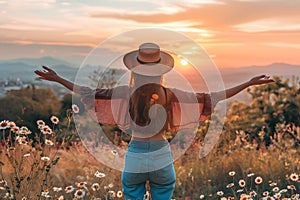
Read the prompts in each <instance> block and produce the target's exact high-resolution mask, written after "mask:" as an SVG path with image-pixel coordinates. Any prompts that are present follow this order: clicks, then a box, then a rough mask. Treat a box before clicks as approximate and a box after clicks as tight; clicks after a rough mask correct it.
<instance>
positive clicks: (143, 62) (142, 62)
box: [136, 57, 161, 64]
mask: <svg viewBox="0 0 300 200" xmlns="http://www.w3.org/2000/svg"><path fill="white" fill-rule="evenodd" d="M136 59H137V61H138V62H139V63H141V64H147V63H159V62H160V60H161V58H159V59H158V60H157V61H152V62H145V61H142V60H140V59H139V58H138V57H136Z"/></svg>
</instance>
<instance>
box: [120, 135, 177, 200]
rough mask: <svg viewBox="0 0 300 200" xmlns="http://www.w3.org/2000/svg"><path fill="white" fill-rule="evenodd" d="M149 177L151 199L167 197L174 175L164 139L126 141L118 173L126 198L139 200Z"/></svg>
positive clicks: (170, 190) (170, 192) (173, 185)
mask: <svg viewBox="0 0 300 200" xmlns="http://www.w3.org/2000/svg"><path fill="white" fill-rule="evenodd" d="M147 180H149V184H150V194H151V199H152V200H162V199H163V200H168V199H171V197H172V194H173V191H174V189H175V182H176V175H175V170H174V166H173V159H172V152H171V150H170V147H169V143H168V141H150V142H142V141H136V140H133V141H131V142H130V143H129V146H128V149H127V152H126V158H125V166H124V170H123V173H122V187H123V194H124V197H125V199H126V200H129V199H130V200H137V199H139V200H143V198H144V195H145V193H146V187H145V184H146V181H147Z"/></svg>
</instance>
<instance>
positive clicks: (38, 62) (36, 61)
mask: <svg viewBox="0 0 300 200" xmlns="http://www.w3.org/2000/svg"><path fill="white" fill-rule="evenodd" d="M11 63H23V64H26V65H32V66H43V65H46V66H54V65H66V66H69V67H75V64H72V63H69V62H67V61H64V60H62V59H57V58H53V57H50V56H44V57H41V58H18V59H11V60H0V64H11Z"/></svg>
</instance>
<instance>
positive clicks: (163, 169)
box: [35, 43, 273, 200]
mask: <svg viewBox="0 0 300 200" xmlns="http://www.w3.org/2000/svg"><path fill="white" fill-rule="evenodd" d="M123 62H124V64H125V66H126V67H127V68H128V69H129V70H130V71H131V72H132V73H131V74H132V78H131V83H130V85H129V86H119V87H115V88H112V89H103V88H99V89H96V90H91V89H89V88H87V87H82V86H79V85H75V84H73V83H72V82H70V81H68V80H65V79H63V78H61V77H60V76H58V75H57V74H56V73H55V72H54V71H53V70H51V69H50V68H48V67H45V66H43V68H44V69H45V70H44V71H38V70H37V71H35V73H36V74H37V75H39V76H40V77H39V78H40V79H43V80H48V81H54V82H57V83H60V84H62V85H63V86H65V87H66V88H68V89H69V90H71V91H73V92H75V93H78V94H81V95H82V101H83V103H84V104H85V106H86V108H87V109H88V110H89V111H90V112H91V114H92V115H93V114H95V112H96V116H97V120H98V121H99V122H101V123H104V124H105V123H107V124H116V125H118V126H119V127H120V128H121V129H122V130H126V129H130V130H131V131H132V138H131V142H130V144H129V147H128V149H127V152H126V159H125V166H124V170H123V173H122V186H123V193H124V196H125V198H126V199H131V200H135V199H140V200H142V199H143V197H144V194H145V192H146V188H145V183H146V181H147V180H149V184H150V193H151V198H152V199H153V200H160V199H171V197H172V194H173V191H174V188H175V181H176V178H175V171H174V166H173V163H172V161H173V160H172V154H171V150H170V147H169V143H168V142H167V140H166V138H165V136H164V134H165V132H166V131H167V130H171V131H173V132H176V131H177V130H178V129H183V128H188V127H189V126H190V125H191V124H196V123H198V122H199V121H203V120H205V119H206V118H207V117H209V116H210V115H211V113H212V110H213V107H214V106H215V104H216V103H217V102H218V101H221V100H224V99H226V98H230V97H232V96H234V95H235V94H237V93H239V92H240V91H242V90H243V89H245V88H247V87H249V86H252V85H260V84H265V83H271V82H273V80H272V79H270V78H269V77H268V76H266V75H261V76H257V77H254V78H252V79H251V80H250V81H247V82H245V83H243V84H240V85H238V86H236V87H233V88H230V89H227V90H225V91H219V92H214V93H211V94H204V93H195V94H194V93H189V92H185V91H181V90H178V89H170V88H165V87H163V85H162V77H163V74H165V73H167V72H168V71H170V70H172V68H173V66H174V59H173V58H172V56H171V55H169V54H168V53H166V52H163V51H161V50H160V48H159V46H158V45H156V44H154V43H144V44H142V45H140V47H139V49H138V50H135V51H132V52H129V53H127V54H126V55H125V56H124V57H123ZM113 100H116V101H115V102H117V103H113V102H114V101H113ZM91 101H92V102H91ZM181 102H183V103H187V104H197V108H199V109H196V110H197V112H199V113H198V114H193V112H192V111H191V113H192V114H190V115H186V116H187V117H186V118H184V119H182V118H180V117H181V113H182V112H184V111H183V109H184V107H180V105H179V104H180V103H181ZM124 105H125V106H124ZM114 108H117V109H114ZM103 111H105V112H103ZM98 113H101V114H98Z"/></svg>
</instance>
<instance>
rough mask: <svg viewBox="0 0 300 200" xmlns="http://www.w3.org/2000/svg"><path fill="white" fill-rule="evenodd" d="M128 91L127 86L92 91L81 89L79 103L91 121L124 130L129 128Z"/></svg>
mask: <svg viewBox="0 0 300 200" xmlns="http://www.w3.org/2000/svg"><path fill="white" fill-rule="evenodd" d="M128 90H129V88H128V86H118V87H115V88H111V89H102V88H101V89H94V90H92V89H90V88H89V87H82V88H81V90H80V95H81V101H82V103H83V105H84V107H85V109H86V110H87V112H88V113H89V115H90V117H91V118H92V119H94V120H96V121H98V122H99V123H101V124H109V125H118V126H119V128H121V129H124V130H126V129H128V128H129V125H128V124H129V119H128V95H129V92H128Z"/></svg>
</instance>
